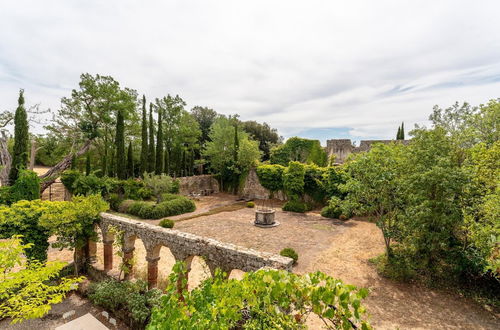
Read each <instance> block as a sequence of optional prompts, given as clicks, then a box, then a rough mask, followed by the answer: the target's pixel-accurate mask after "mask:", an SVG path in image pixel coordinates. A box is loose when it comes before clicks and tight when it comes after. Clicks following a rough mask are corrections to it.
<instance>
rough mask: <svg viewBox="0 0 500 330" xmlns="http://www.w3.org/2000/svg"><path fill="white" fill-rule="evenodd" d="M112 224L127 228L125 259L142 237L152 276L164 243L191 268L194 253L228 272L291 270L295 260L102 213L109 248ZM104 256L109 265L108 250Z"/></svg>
mask: <svg viewBox="0 0 500 330" xmlns="http://www.w3.org/2000/svg"><path fill="white" fill-rule="evenodd" d="M249 225H251V224H249ZM110 226H114V227H116V228H118V229H120V230H122V231H123V232H124V241H125V243H124V245H123V252H124V259H125V258H127V259H131V258H132V257H133V250H134V244H135V240H136V239H137V238H140V239H141V240H142V242H143V244H144V247H145V248H146V251H147V256H146V259H147V260H148V278H151V279H153V280H154V281H156V277H155V276H154V274H155V273H156V274H157V268H155V267H157V263H158V260H159V258H160V257H159V253H160V248H161V247H162V246H166V247H168V248H169V249H170V251H171V253H172V255H173V256H174V257H175V259H176V261H186V263H187V266H188V269H190V263H191V261H192V258H193V257H194V256H200V257H203V258H204V260H205V262H206V264H207V266H208V267H209V268H210V271H211V272H212V273H214V272H215V269H216V268H220V269H222V270H223V271H225V272H227V273H228V274H229V273H230V271H231V270H233V269H239V270H242V271H255V270H258V269H260V268H263V267H269V268H275V269H285V270H289V271H290V270H291V269H292V263H293V260H292V259H290V258H286V257H282V256H280V255H275V254H271V253H266V252H259V251H255V250H252V249H247V248H243V247H239V246H236V245H233V244H229V243H222V242H219V241H217V240H214V239H211V238H206V237H201V236H197V235H194V234H190V233H185V232H181V231H178V230H175V229H167V228H163V227H160V226H155V225H151V224H148V223H145V222H141V221H137V220H131V219H128V218H124V217H120V216H117V215H113V214H109V213H102V214H101V221H100V227H101V230H102V233H103V235H102V236H103V241H104V244H105V249H106V244H110V242H111V243H112V241H113V237H112V236H111V235H110V231H109V228H110ZM105 252H106V250H105ZM104 258H105V260H104V263H105V268H106V254H105V256H104ZM108 258H109V256H108ZM124 262H125V261H124ZM108 264H109V261H108ZM111 264H112V261H111ZM108 268H109V267H108ZM149 275H151V276H149ZM155 284H156V283H155Z"/></svg>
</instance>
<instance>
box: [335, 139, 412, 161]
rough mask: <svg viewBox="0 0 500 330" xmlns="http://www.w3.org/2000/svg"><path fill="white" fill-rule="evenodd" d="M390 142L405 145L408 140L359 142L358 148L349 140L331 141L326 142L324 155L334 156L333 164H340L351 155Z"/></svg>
mask: <svg viewBox="0 0 500 330" xmlns="http://www.w3.org/2000/svg"><path fill="white" fill-rule="evenodd" d="M391 142H398V143H403V144H405V145H406V144H408V143H409V142H410V140H361V142H360V144H359V147H355V146H354V145H353V144H352V142H351V140H350V139H333V140H327V141H326V153H327V154H328V157H330V156H332V155H335V162H336V163H339V164H342V163H344V162H345V160H346V159H347V157H348V156H349V155H350V154H351V153H355V152H362V151H368V150H370V149H371V147H372V145H373V144H375V143H384V144H389V143H391Z"/></svg>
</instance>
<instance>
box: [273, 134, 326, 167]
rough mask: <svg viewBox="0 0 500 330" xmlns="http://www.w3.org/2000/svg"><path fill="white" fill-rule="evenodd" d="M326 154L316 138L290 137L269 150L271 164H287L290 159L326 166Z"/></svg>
mask: <svg viewBox="0 0 500 330" xmlns="http://www.w3.org/2000/svg"><path fill="white" fill-rule="evenodd" d="M327 158H328V156H327V154H326V152H325V150H324V149H323V147H321V143H320V142H319V141H318V140H309V139H303V138H299V137H292V138H289V139H288V140H286V143H285V144H283V145H281V146H278V147H276V148H273V149H272V150H271V158H270V161H271V164H280V165H283V166H287V165H288V163H289V162H290V161H299V162H301V163H305V164H311V163H313V164H316V165H318V166H326V163H327Z"/></svg>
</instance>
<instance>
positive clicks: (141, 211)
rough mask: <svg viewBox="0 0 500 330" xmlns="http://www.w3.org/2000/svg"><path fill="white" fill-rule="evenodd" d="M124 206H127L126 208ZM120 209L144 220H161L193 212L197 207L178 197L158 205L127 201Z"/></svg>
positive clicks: (182, 197) (189, 201) (187, 199)
mask: <svg viewBox="0 0 500 330" xmlns="http://www.w3.org/2000/svg"><path fill="white" fill-rule="evenodd" d="M124 204H126V207H125V205H124ZM118 209H119V211H120V212H122V213H128V214H131V215H135V216H138V217H139V218H142V219H161V218H165V217H169V216H174V215H179V214H183V213H188V212H193V211H194V210H195V209H196V205H195V204H194V202H193V201H192V200H190V199H189V198H186V197H184V196H180V195H177V198H175V199H169V200H166V201H163V202H161V203H158V204H155V203H153V202H144V201H134V202H130V201H129V200H125V201H123V202H122V203H121V204H120V205H119V207H118Z"/></svg>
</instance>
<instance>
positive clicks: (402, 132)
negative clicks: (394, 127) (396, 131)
mask: <svg viewBox="0 0 500 330" xmlns="http://www.w3.org/2000/svg"><path fill="white" fill-rule="evenodd" d="M404 139H405V123H404V122H403V123H401V136H400V140H404Z"/></svg>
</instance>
